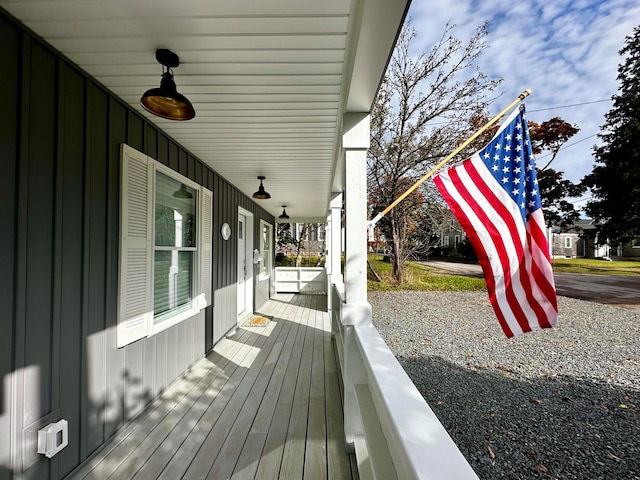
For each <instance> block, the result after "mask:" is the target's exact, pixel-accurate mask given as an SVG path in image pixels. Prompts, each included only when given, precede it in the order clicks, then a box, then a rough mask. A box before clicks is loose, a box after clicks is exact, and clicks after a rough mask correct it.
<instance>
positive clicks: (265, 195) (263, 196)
mask: <svg viewBox="0 0 640 480" xmlns="http://www.w3.org/2000/svg"><path fill="white" fill-rule="evenodd" d="M265 178H267V177H263V176H262V175H260V176H259V177H258V180H260V187H259V188H258V191H257V192H256V193H254V194H253V198H257V199H258V200H267V199H269V198H271V195H269V192H267V191H266V190H265V189H264V186H263V185H262V180H264V179H265Z"/></svg>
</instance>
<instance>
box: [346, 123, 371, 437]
mask: <svg viewBox="0 0 640 480" xmlns="http://www.w3.org/2000/svg"><path fill="white" fill-rule="evenodd" d="M343 126H344V135H343V137H342V146H343V148H344V150H345V179H346V180H345V183H346V185H345V191H344V206H345V233H346V239H345V267H344V288H345V304H344V305H343V307H342V323H343V325H344V338H343V342H344V372H343V373H344V375H343V383H344V432H345V439H346V442H347V446H348V447H349V448H350V449H351V448H353V447H354V438H355V437H356V436H357V435H362V433H363V430H362V423H361V422H360V413H359V411H358V403H357V400H356V393H355V386H356V385H359V384H366V383H367V377H366V373H365V369H364V365H363V363H362V355H361V354H360V352H359V350H358V349H359V347H358V344H357V341H356V331H355V328H356V326H359V325H369V324H371V305H370V304H369V303H368V302H367V150H368V148H369V141H370V138H369V115H368V114H347V115H345V116H344V122H343Z"/></svg>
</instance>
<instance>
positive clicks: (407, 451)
mask: <svg viewBox="0 0 640 480" xmlns="http://www.w3.org/2000/svg"><path fill="white" fill-rule="evenodd" d="M342 288H343V287H341V286H337V285H335V284H333V285H331V323H332V332H333V334H334V336H335V340H336V349H337V351H338V356H339V360H340V361H339V363H340V368H341V370H342V378H343V381H344V382H345V394H347V392H348V391H352V392H354V394H355V399H356V401H355V402H347V401H345V412H344V416H345V422H349V423H350V424H351V427H350V428H351V429H353V443H354V445H353V448H354V449H355V452H356V457H357V460H358V469H359V473H360V477H361V478H363V479H384V480H391V479H396V478H397V479H401V480H412V479H436V478H437V479H439V480H446V479H451V480H453V479H457V480H460V479H477V478H478V476H477V475H476V474H475V472H474V471H473V469H472V468H471V466H470V465H469V463H468V462H467V460H466V459H465V458H464V456H463V455H462V453H461V452H460V450H458V447H457V446H456V444H455V443H454V442H453V440H452V439H451V437H450V436H449V434H448V433H447V432H446V430H445V429H444V427H443V426H442V424H441V423H440V421H439V420H438V419H437V417H436V416H435V414H434V413H433V411H432V410H431V408H430V407H429V405H427V402H426V401H425V400H424V398H423V397H422V395H421V394H420V392H418V390H417V388H416V386H415V385H414V384H413V382H412V381H411V379H410V378H409V377H408V375H407V374H406V372H405V371H404V369H403V368H402V367H401V366H400V363H399V362H398V361H397V360H396V358H395V356H394V355H393V353H391V350H389V347H388V346H387V345H386V343H385V342H384V340H383V339H382V338H381V337H380V335H379V333H378V331H377V330H376V328H375V327H374V326H373V325H372V324H371V323H370V322H369V323H368V324H366V325H355V326H347V325H344V323H343V321H342V312H343V307H345V305H346V304H345V302H344V298H345V297H344V292H343V291H342ZM350 335H353V337H354V338H355V342H350V341H349V340H348V339H347V338H346V337H347V336H350ZM354 343H355V345H357V348H354V347H349V345H353V344H354ZM345 345H347V347H346V348H350V349H351V350H357V351H345ZM353 379H355V381H353ZM350 381H353V383H354V384H353V385H347V383H348V382H350ZM350 410H353V411H350ZM354 420H355V421H354ZM353 425H356V426H355V428H354V427H353ZM345 430H347V428H346V426H345Z"/></svg>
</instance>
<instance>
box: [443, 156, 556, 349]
mask: <svg viewBox="0 0 640 480" xmlns="http://www.w3.org/2000/svg"><path fill="white" fill-rule="evenodd" d="M434 182H435V184H436V186H437V187H438V189H439V190H440V193H442V195H443V197H444V198H445V200H446V201H447V203H448V204H449V206H450V208H451V210H452V211H453V213H454V214H455V216H456V218H457V219H458V221H459V222H460V224H461V225H462V227H463V228H464V230H465V232H466V234H467V237H468V238H469V240H470V242H471V243H472V245H473V247H474V249H475V251H476V254H477V256H478V260H479V261H480V264H481V265H482V269H483V271H484V276H485V280H486V283H487V290H488V293H489V298H490V300H491V305H492V306H493V309H494V311H495V313H496V316H497V317H498V321H499V322H500V325H501V326H502V329H503V331H504V333H505V335H506V336H507V337H512V336H514V335H520V334H522V333H525V332H530V331H533V330H540V329H542V328H550V327H553V326H556V325H557V318H558V308H557V302H556V292H555V286H554V281H553V271H552V269H551V259H550V258H549V246H548V243H547V239H546V236H545V224H544V218H543V215H542V210H541V209H537V210H535V211H534V212H533V213H532V214H531V215H530V216H529V218H528V219H527V221H526V222H523V221H522V215H521V213H520V207H519V206H518V205H516V203H515V202H514V201H513V199H512V198H511V197H510V195H509V194H508V193H507V192H505V190H504V189H503V188H502V186H501V185H500V184H498V182H497V181H496V180H495V178H494V177H493V176H492V175H491V173H490V172H489V171H488V170H487V167H486V166H485V164H484V162H483V161H482V160H481V159H480V157H479V156H478V154H477V153H476V154H474V155H473V156H472V157H471V158H469V159H467V160H465V161H464V162H461V163H459V164H457V165H454V166H453V167H451V168H450V169H449V170H447V171H446V172H443V173H440V174H438V175H437V176H436V177H435V178H434Z"/></svg>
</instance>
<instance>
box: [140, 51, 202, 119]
mask: <svg viewBox="0 0 640 480" xmlns="http://www.w3.org/2000/svg"><path fill="white" fill-rule="evenodd" d="M156 60H157V61H158V62H159V63H161V64H162V80H160V88H152V89H150V90H147V91H146V92H144V95H142V98H141V99H140V105H142V108H144V109H145V110H146V111H147V112H150V113H153V114H154V115H157V116H158V117H162V118H166V119H168V120H191V119H192V118H193V117H195V116H196V111H195V110H194V109H193V105H191V102H190V101H189V99H188V98H187V97H185V96H184V95H181V94H180V93H178V91H177V89H176V82H174V81H173V70H172V69H173V68H175V67H177V66H178V65H180V59H179V58H178V55H176V54H175V53H173V52H172V51H171V50H167V49H166V48H160V49H158V50H156ZM165 67H166V70H165Z"/></svg>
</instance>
